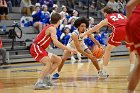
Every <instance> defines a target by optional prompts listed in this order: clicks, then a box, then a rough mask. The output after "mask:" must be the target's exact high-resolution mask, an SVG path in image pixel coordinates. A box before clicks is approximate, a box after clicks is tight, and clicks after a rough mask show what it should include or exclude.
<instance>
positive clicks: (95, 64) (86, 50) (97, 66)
mask: <svg viewBox="0 0 140 93" xmlns="http://www.w3.org/2000/svg"><path fill="white" fill-rule="evenodd" d="M85 52H87V53H88V54H92V52H91V51H90V50H89V49H88V48H87V49H85ZM90 60H91V61H92V63H93V65H94V66H95V68H96V69H97V71H100V67H99V64H98V61H97V59H96V57H94V56H93V58H92V59H90Z"/></svg>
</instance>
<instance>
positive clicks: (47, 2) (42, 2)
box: [39, 0, 54, 12]
mask: <svg viewBox="0 0 140 93" xmlns="http://www.w3.org/2000/svg"><path fill="white" fill-rule="evenodd" d="M39 3H40V5H41V6H42V5H47V6H48V11H49V12H52V8H53V4H54V2H53V0H39Z"/></svg>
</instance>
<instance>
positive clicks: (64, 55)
mask: <svg viewBox="0 0 140 93" xmlns="http://www.w3.org/2000/svg"><path fill="white" fill-rule="evenodd" d="M70 55H71V53H70V52H69V51H67V50H64V53H63V56H62V62H61V64H60V65H59V66H58V70H57V72H56V73H55V74H54V75H53V77H52V78H53V79H57V78H58V77H59V72H60V71H61V69H62V67H63V65H64V63H65V61H66V60H67V58H68V57H70Z"/></svg>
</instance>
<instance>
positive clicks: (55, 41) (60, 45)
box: [47, 27, 73, 52]
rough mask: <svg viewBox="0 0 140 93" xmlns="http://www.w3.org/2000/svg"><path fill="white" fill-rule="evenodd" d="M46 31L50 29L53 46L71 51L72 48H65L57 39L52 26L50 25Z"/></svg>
mask: <svg viewBox="0 0 140 93" xmlns="http://www.w3.org/2000/svg"><path fill="white" fill-rule="evenodd" d="M47 31H50V35H51V38H52V41H53V43H54V45H55V46H57V47H59V48H61V49H63V50H68V51H71V52H73V50H72V49H70V48H67V47H66V46H64V45H63V44H62V43H61V42H59V41H58V40H57V36H56V29H55V28H54V27H50V28H49V29H48V30H47Z"/></svg>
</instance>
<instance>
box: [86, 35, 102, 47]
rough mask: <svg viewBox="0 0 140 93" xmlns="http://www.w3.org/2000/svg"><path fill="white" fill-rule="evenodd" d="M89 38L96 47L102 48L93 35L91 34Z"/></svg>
mask: <svg viewBox="0 0 140 93" xmlns="http://www.w3.org/2000/svg"><path fill="white" fill-rule="evenodd" d="M88 36H89V37H90V38H91V40H92V41H93V42H94V43H95V44H96V45H98V47H100V46H101V44H100V43H99V42H98V41H97V40H96V39H95V38H94V36H93V34H90V35H88Z"/></svg>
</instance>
